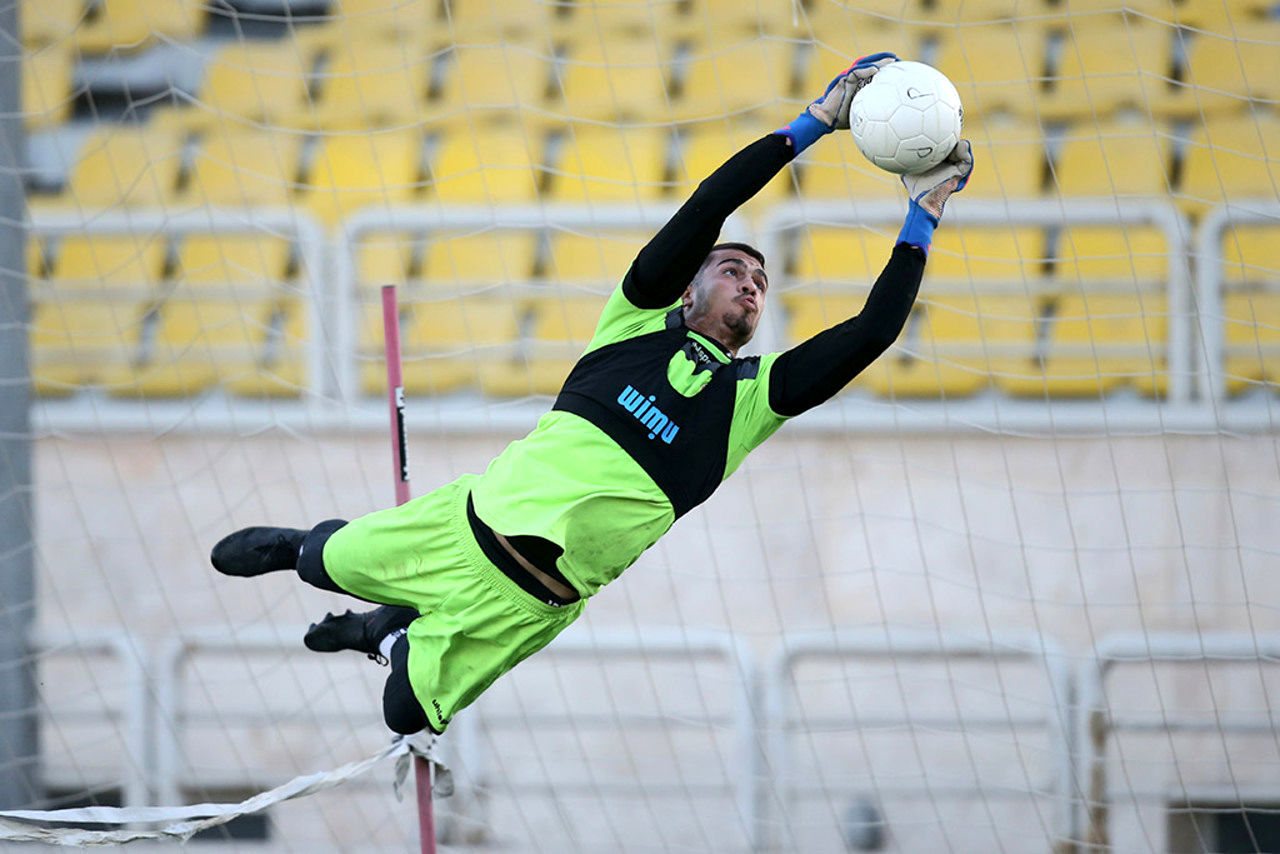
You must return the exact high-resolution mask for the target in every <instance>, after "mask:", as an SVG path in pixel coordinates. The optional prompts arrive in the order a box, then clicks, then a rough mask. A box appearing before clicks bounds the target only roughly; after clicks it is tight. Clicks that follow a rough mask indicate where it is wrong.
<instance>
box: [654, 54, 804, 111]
mask: <svg viewBox="0 0 1280 854" xmlns="http://www.w3.org/2000/svg"><path fill="white" fill-rule="evenodd" d="M795 63H796V50H795V46H794V45H793V44H791V43H789V42H785V41H781V40H775V39H764V38H757V39H752V40H750V41H746V42H737V43H729V44H726V43H725V42H724V41H721V40H719V39H716V38H714V37H712V38H709V40H708V41H705V42H700V43H698V44H696V45H694V46H693V48H692V52H691V54H690V55H689V56H688V58H687V59H686V60H685V61H684V62H683V63H681V65H680V70H679V72H678V78H679V82H678V83H677V84H676V85H675V86H674V88H673V94H676V95H677V97H676V99H675V100H674V101H673V106H674V109H675V113H676V117H677V118H679V119H681V120H687V121H696V120H699V119H718V118H722V117H723V116H726V115H729V114H732V113H740V112H745V111H748V110H753V109H759V108H769V109H773V108H774V107H775V106H776V105H777V103H778V102H779V101H785V100H787V99H791V98H793V95H792V92H793V90H794V88H795V86H794V83H795V82H796V71H797V69H796V67H795ZM796 105H797V107H799V106H800V102H799V100H796Z"/></svg>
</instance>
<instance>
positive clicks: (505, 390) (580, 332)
mask: <svg viewBox="0 0 1280 854" xmlns="http://www.w3.org/2000/svg"><path fill="white" fill-rule="evenodd" d="M553 290H555V291H556V292H557V293H556V296H552V295H551V294H547V295H544V296H542V297H540V298H539V299H537V300H536V301H535V302H534V303H533V319H532V323H531V328H530V333H529V342H528V357H527V362H528V378H527V380H526V381H524V382H523V383H522V382H521V381H522V380H524V377H523V376H521V375H520V373H513V374H512V375H511V376H510V378H509V379H510V381H509V382H506V383H502V384H499V383H497V382H494V381H490V382H489V384H488V390H489V391H490V392H491V393H494V394H500V395H503V396H516V395H521V394H544V395H554V394H556V393H557V392H558V391H559V390H560V386H562V385H564V380H565V377H567V376H569V371H570V370H572V369H573V365H574V363H575V362H576V361H578V357H579V356H581V355H582V351H583V350H585V349H586V346H587V344H588V343H589V342H590V341H591V337H592V336H593V335H594V334H595V331H596V326H597V324H598V323H599V321H600V310H601V309H602V308H604V303H605V297H604V296H603V295H597V296H578V295H575V294H574V293H573V292H572V291H569V290H567V289H563V288H555V289H553ZM495 379H496V378H495Z"/></svg>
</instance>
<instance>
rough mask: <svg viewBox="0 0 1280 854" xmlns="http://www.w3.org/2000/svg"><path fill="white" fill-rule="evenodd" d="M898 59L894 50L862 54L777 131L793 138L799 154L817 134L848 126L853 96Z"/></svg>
mask: <svg viewBox="0 0 1280 854" xmlns="http://www.w3.org/2000/svg"><path fill="white" fill-rule="evenodd" d="M897 61H898V57H896V56H894V55H893V54H892V53H873V54H870V55H868V56H864V57H862V59H859V60H858V61H857V62H855V63H854V64H853V65H850V66H849V67H848V68H846V69H845V70H844V71H841V72H840V74H839V75H837V76H836V79H834V80H832V81H831V82H830V83H829V84H827V88H826V91H825V92H823V93H822V97H820V98H818V99H817V100H816V101H814V102H813V103H812V104H810V105H809V106H808V108H806V109H805V111H804V112H803V113H801V114H800V115H799V116H797V117H796V120H795V121H793V122H792V123H791V124H789V125H787V126H786V127H784V128H779V129H778V130H776V131H774V133H777V134H781V135H782V136H785V137H787V138H788V139H790V140H791V146H792V148H794V149H795V152H796V154H799V153H800V152H802V151H804V150H805V149H806V148H808V147H809V146H811V145H813V143H814V142H816V141H817V139H818V137H820V136H823V135H825V134H828V133H831V132H832V131H833V130H836V129H837V128H841V129H845V128H848V127H849V104H850V103H851V102H852V101H853V96H854V95H856V94H858V90H859V89H861V88H862V87H863V86H866V85H867V84H868V83H870V82H871V78H872V77H874V76H875V74H876V72H877V71H879V70H880V69H881V68H884V67H885V66H886V65H888V64H889V63H891V62H897Z"/></svg>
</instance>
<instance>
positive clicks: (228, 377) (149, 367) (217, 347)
mask: <svg viewBox="0 0 1280 854" xmlns="http://www.w3.org/2000/svg"><path fill="white" fill-rule="evenodd" d="M289 255H290V246H289V243H288V242H287V241H285V240H282V239H280V238H273V237H258V236H255V235H230V234H228V235H198V236H191V237H188V238H186V240H184V241H183V244H182V248H181V250H180V251H179V253H178V271H177V273H176V275H175V280H174V283H173V288H172V290H170V291H169V292H168V293H167V294H166V296H165V299H164V301H163V302H162V303H161V304H160V306H159V308H158V310H157V323H156V329H155V340H154V344H153V345H152V347H151V348H150V350H149V352H148V354H147V356H148V358H147V359H146V360H145V362H144V363H142V364H141V365H139V367H138V371H137V376H136V377H135V379H134V381H133V383H131V385H130V391H136V392H139V393H141V394H144V395H147V396H157V397H176V396H186V395H191V394H197V393H199V392H202V391H204V390H206V389H208V388H211V387H213V386H224V387H226V388H228V389H229V390H231V389H234V390H236V391H240V392H242V393H286V394H287V393H297V392H298V390H299V389H300V387H301V383H302V381H303V379H304V372H303V369H302V365H303V359H302V349H303V342H302V339H301V336H299V335H298V334H297V332H298V330H296V329H293V330H287V329H286V326H287V324H286V323H285V317H286V316H287V314H289V313H290V312H289V311H288V308H289V304H290V303H292V304H293V305H292V308H293V311H292V314H293V315H294V317H300V316H301V300H300V299H299V297H298V296H297V295H296V294H290V293H289V292H288V291H286V290H285V289H284V288H282V287H281V282H282V280H283V279H284V276H285V273H286V270H287V268H288V263H289ZM286 332H291V333H292V334H293V336H294V337H292V338H291V339H289V338H288V337H287V335H286Z"/></svg>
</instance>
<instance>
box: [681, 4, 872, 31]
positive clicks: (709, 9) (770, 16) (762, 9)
mask: <svg viewBox="0 0 1280 854" xmlns="http://www.w3.org/2000/svg"><path fill="white" fill-rule="evenodd" d="M834 5H835V4H827V3H823V4H820V5H816V4H815V5H814V6H813V8H811V9H809V10H807V13H808V15H813V14H814V11H815V10H822V9H826V8H828V7H830V6H834ZM859 5H862V4H859ZM689 6H690V9H689V14H688V19H689V25H690V27H691V29H692V30H693V31H695V32H698V33H703V34H705V33H729V34H736V33H743V34H750V33H756V34H759V33H770V34H778V35H796V34H797V33H800V34H803V32H804V24H805V17H804V16H803V15H802V16H801V17H800V19H799V23H798V24H797V20H796V16H797V13H796V9H795V6H794V5H788V4H786V3H773V2H770V0H692V2H691V3H690V4H689Z"/></svg>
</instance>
